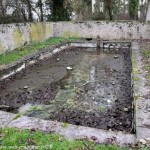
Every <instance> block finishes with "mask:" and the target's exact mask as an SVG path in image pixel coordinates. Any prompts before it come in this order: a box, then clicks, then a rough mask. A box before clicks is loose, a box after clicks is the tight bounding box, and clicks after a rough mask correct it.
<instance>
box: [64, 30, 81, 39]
mask: <svg viewBox="0 0 150 150" xmlns="http://www.w3.org/2000/svg"><path fill="white" fill-rule="evenodd" d="M63 37H75V38H77V37H79V36H78V33H77V32H70V31H64V33H63Z"/></svg>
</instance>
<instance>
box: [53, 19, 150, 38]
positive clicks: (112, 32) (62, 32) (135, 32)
mask: <svg viewBox="0 0 150 150" xmlns="http://www.w3.org/2000/svg"><path fill="white" fill-rule="evenodd" d="M97 35H99V36H100V38H102V39H104V40H115V39H117V40H120V39H140V38H143V39H150V23H145V22H136V21H130V22H123V21H116V22H107V21H87V22H57V23H54V36H55V37H83V38H87V37H89V38H90V37H91V38H96V37H97Z"/></svg>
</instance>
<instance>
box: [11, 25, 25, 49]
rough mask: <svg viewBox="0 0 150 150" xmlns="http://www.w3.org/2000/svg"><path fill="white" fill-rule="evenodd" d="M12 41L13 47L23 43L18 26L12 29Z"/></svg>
mask: <svg viewBox="0 0 150 150" xmlns="http://www.w3.org/2000/svg"><path fill="white" fill-rule="evenodd" d="M13 41H14V45H15V47H19V46H21V45H23V40H22V33H21V31H20V29H19V28H18V27H16V28H15V29H14V30H13Z"/></svg>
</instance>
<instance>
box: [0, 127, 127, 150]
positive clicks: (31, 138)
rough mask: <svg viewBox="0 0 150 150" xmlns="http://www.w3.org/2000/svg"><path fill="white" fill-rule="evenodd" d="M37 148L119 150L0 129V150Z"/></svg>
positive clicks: (25, 131) (33, 132)
mask: <svg viewBox="0 0 150 150" xmlns="http://www.w3.org/2000/svg"><path fill="white" fill-rule="evenodd" d="M31 146H32V147H33V146H35V147H36V146H37V147H38V149H44V150H45V149H48V150H119V148H118V147H117V146H116V145H111V146H109V145H98V144H94V143H93V142H90V141H79V140H71V141H68V140H65V139H64V138H63V137H61V136H59V135H56V134H44V133H41V132H38V131H36V132H35V131H29V130H22V131H21V130H19V129H12V128H4V129H0V149H7V150H9V149H12V147H14V148H16V150H19V149H23V147H24V148H25V147H28V148H31ZM124 150H125V149H124Z"/></svg>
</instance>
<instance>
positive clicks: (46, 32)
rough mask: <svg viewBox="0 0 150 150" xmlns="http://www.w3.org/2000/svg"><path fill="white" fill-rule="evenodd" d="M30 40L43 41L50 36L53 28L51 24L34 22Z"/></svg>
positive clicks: (30, 30)
mask: <svg viewBox="0 0 150 150" xmlns="http://www.w3.org/2000/svg"><path fill="white" fill-rule="evenodd" d="M29 32H30V40H31V41H32V42H39V41H43V39H45V38H48V37H50V33H51V32H52V28H51V26H50V25H49V24H45V23H38V24H37V23H32V24H31V26H30V28H29Z"/></svg>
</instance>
